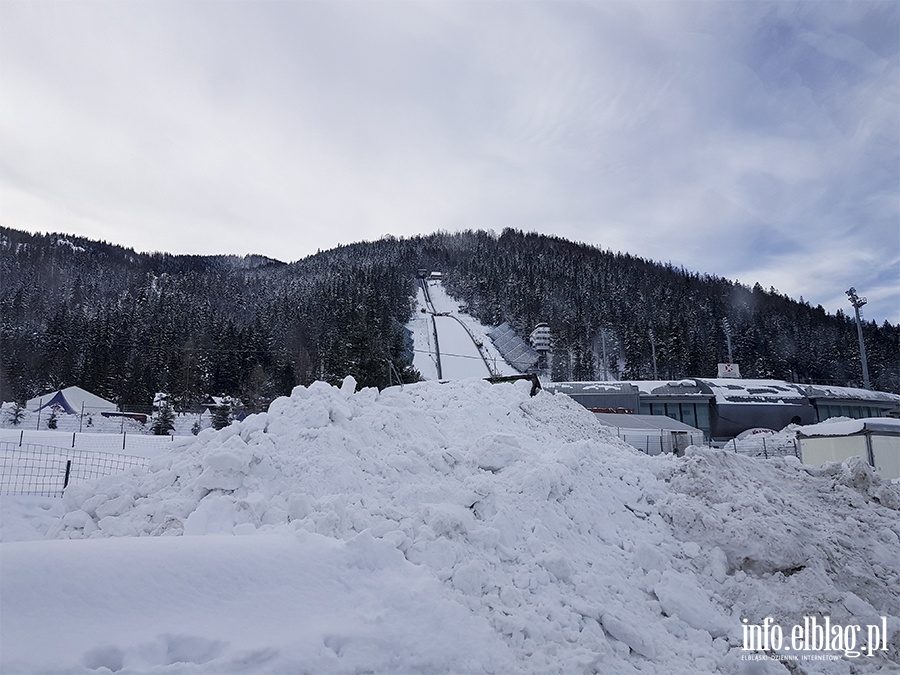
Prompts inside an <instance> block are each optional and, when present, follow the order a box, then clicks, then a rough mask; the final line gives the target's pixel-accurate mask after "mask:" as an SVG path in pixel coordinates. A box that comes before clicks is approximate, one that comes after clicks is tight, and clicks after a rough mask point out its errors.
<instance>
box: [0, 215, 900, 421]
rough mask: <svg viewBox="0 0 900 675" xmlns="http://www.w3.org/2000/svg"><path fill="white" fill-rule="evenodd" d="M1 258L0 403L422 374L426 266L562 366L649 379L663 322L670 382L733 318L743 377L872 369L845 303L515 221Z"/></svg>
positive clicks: (710, 352)
mask: <svg viewBox="0 0 900 675" xmlns="http://www.w3.org/2000/svg"><path fill="white" fill-rule="evenodd" d="M247 248H248V249H252V248H253V243H252V241H248V243H247ZM0 255H2V262H0V264H2V269H0V272H2V290H0V321H2V325H0V339H2V345H0V349H2V353H0V368H2V370H0V400H3V401H9V400H20V401H22V400H25V399H27V398H29V397H31V396H33V395H36V394H39V393H43V392H45V391H48V390H50V389H53V388H57V387H65V386H70V385H78V386H81V387H83V388H85V389H88V390H90V391H93V392H96V393H98V394H100V395H102V396H105V397H107V398H109V399H111V400H115V401H117V402H119V403H121V404H123V405H126V406H127V407H130V408H133V409H138V408H139V407H140V406H144V407H146V406H147V405H149V403H150V401H151V400H152V396H153V394H154V393H155V392H158V391H165V392H168V393H169V394H170V395H171V396H172V397H173V399H174V400H175V401H176V405H178V406H179V407H187V406H190V405H192V404H194V403H196V402H197V401H198V400H200V399H202V398H203V397H204V396H205V395H206V394H214V395H218V394H229V395H233V396H237V397H240V398H241V399H242V401H243V402H244V403H245V404H246V405H247V406H248V407H250V408H254V407H261V406H263V405H264V404H265V403H266V402H267V401H268V400H270V399H271V398H273V397H274V396H277V395H280V394H285V393H288V392H289V391H290V389H291V388H292V387H293V386H295V385H296V384H308V383H309V382H311V381H313V380H315V379H325V380H328V381H331V382H337V381H339V380H340V379H341V378H343V376H344V375H346V374H352V375H354V376H355V377H356V379H357V381H358V382H359V383H360V384H361V385H363V386H385V385H387V384H388V383H389V382H390V381H391V380H393V381H396V378H397V373H399V374H400V375H401V376H402V377H403V379H404V380H406V381H410V380H413V379H415V378H416V377H417V373H415V371H414V370H413V369H412V366H411V363H412V351H411V349H412V348H411V343H410V340H409V337H408V335H407V333H406V331H405V329H404V325H405V324H406V322H407V321H408V320H409V318H410V316H411V314H412V311H413V305H414V294H415V272H416V269H417V268H420V267H426V268H429V269H432V270H440V271H441V272H443V273H444V279H445V285H446V286H447V288H448V290H449V291H450V292H451V294H453V295H454V296H456V297H457V298H459V299H460V300H462V301H463V302H464V303H465V304H467V305H468V307H469V311H470V312H471V313H472V314H474V315H475V316H477V317H478V318H479V319H480V320H481V321H482V322H483V323H486V324H499V323H501V322H502V321H508V322H509V323H511V324H512V325H513V326H514V327H515V328H516V329H517V330H518V331H519V332H520V334H522V335H523V336H527V334H528V333H529V332H530V331H531V329H532V328H533V327H534V325H535V324H536V323H538V322H546V323H548V324H549V325H550V327H551V329H552V331H553V335H554V339H555V356H554V360H553V361H554V373H553V375H554V379H557V380H570V379H578V380H590V379H606V378H610V379H646V378H650V377H652V376H653V360H652V349H653V347H652V346H651V332H652V335H653V343H652V345H653V346H655V350H656V361H657V372H658V374H659V377H660V378H682V377H690V376H712V375H714V374H715V369H716V363H718V362H721V361H724V360H726V357H727V348H726V340H725V334H724V328H723V319H727V322H728V324H729V325H730V331H731V336H732V351H733V354H734V360H735V361H737V362H738V363H739V364H740V366H741V372H742V374H743V375H744V376H745V377H767V378H768V377H771V378H777V379H786V380H795V381H803V382H806V381H812V382H819V383H826V384H841V385H847V384H851V385H857V384H859V383H860V380H861V375H860V363H859V352H858V343H857V337H856V327H855V324H854V323H853V322H852V320H850V319H849V318H848V317H847V316H845V315H844V314H842V313H841V312H838V314H837V315H836V316H835V315H829V314H827V313H826V312H825V311H824V310H823V309H822V308H821V307H811V306H809V305H808V304H807V303H804V302H796V301H793V300H791V299H790V298H787V297H785V296H783V295H780V294H779V293H777V292H776V291H774V289H770V290H769V291H766V290H764V289H763V288H761V287H760V286H759V285H756V286H755V287H753V288H748V287H746V286H743V285H740V284H737V283H735V282H732V281H728V280H725V279H721V278H717V277H712V276H708V275H700V274H696V273H693V272H689V271H686V270H683V269H678V268H675V267H672V266H670V265H660V264H658V263H654V262H650V261H647V260H642V259H640V258H636V257H633V256H630V255H627V254H621V253H612V252H609V251H603V250H600V249H597V248H594V247H590V246H586V245H583V244H576V243H572V242H568V241H565V240H562V239H559V238H554V237H547V236H543V235H537V234H524V233H521V232H518V231H513V230H506V231H504V232H503V233H502V234H501V235H499V236H498V235H496V234H494V233H492V232H472V231H469V232H462V233H458V234H449V233H437V234H433V235H428V236H421V237H415V238H411V239H395V238H391V237H388V238H384V239H380V240H378V241H375V242H366V243H359V244H353V245H349V246H341V247H338V248H336V249H333V250H330V251H325V252H320V253H317V254H316V255H313V256H310V257H308V258H305V259H303V260H300V261H298V262H295V263H292V264H285V263H283V262H279V261H276V260H271V259H268V258H263V257H260V256H247V257H244V258H240V257H236V256H178V255H170V254H165V253H151V254H145V253H136V252H135V251H133V250H131V249H126V248H122V247H119V246H115V245H112V244H108V243H104V242H97V241H90V240H87V239H84V238H80V237H75V236H70V235H61V234H50V235H35V234H29V233H25V232H21V231H18V230H13V229H9V228H0ZM864 333H865V338H866V347H867V354H868V357H869V371H870V375H871V379H872V384H873V386H874V387H875V388H877V389H881V390H885V391H894V392H900V359H898V354H900V327H897V326H893V325H890V324H887V323H885V324H884V325H882V326H876V325H875V324H874V323H871V322H870V323H866V324H865V325H864ZM604 353H605V354H606V356H607V359H606V361H607V362H606V363H601V361H602V360H603V359H602V354H604ZM392 373H393V374H392Z"/></svg>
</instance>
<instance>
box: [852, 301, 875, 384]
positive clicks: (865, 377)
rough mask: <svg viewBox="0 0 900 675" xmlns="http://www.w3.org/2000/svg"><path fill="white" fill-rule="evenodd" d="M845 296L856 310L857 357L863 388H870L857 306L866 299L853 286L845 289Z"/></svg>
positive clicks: (860, 305)
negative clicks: (859, 363) (860, 363)
mask: <svg viewBox="0 0 900 675" xmlns="http://www.w3.org/2000/svg"><path fill="white" fill-rule="evenodd" d="M847 297H848V298H850V304H851V305H853V310H854V311H855V312H856V332H857V334H858V335H859V358H860V361H861V362H862V376H863V387H864V388H865V389H871V388H872V387H871V386H869V364H868V362H866V343H865V342H864V341H863V333H862V321H860V318H859V308H860V307H862V306H863V305H864V304H866V302H868V301H867V300H866V299H865V298H861V297H859V296H858V295H857V294H856V289H855V288H853V286H851V287H850V290H848V291H847Z"/></svg>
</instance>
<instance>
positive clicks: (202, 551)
mask: <svg viewBox="0 0 900 675" xmlns="http://www.w3.org/2000/svg"><path fill="white" fill-rule="evenodd" d="M354 389H355V383H354V382H353V381H352V380H351V379H349V378H348V380H347V381H345V383H344V385H343V386H342V387H340V388H334V387H330V386H328V385H325V384H322V383H316V384H313V385H312V386H310V387H309V388H303V387H298V388H297V389H295V390H294V392H293V394H292V395H291V396H290V397H289V398H288V397H285V398H280V399H278V400H276V401H275V402H273V404H272V405H271V407H270V409H269V411H268V412H267V413H263V414H259V415H255V416H252V417H249V418H247V419H246V420H244V421H243V422H241V423H235V424H233V425H231V426H230V427H228V428H226V429H224V430H222V431H220V432H213V431H204V432H201V434H200V435H199V436H198V437H197V438H196V439H195V440H194V441H193V442H192V443H189V444H183V445H179V447H176V448H175V449H173V451H172V452H171V453H168V454H167V455H165V456H163V457H160V458H158V459H156V460H154V461H153V462H152V464H151V466H150V470H149V471H144V472H141V471H135V472H133V473H131V474H128V475H125V476H115V477H108V478H106V479H102V480H99V481H96V482H94V483H92V484H84V485H76V486H72V487H71V488H70V489H69V490H67V494H66V497H65V500H64V503H63V504H62V505H61V507H60V509H59V512H58V513H55V514H54V513H52V512H47V513H45V514H44V515H43V516H41V517H35V518H34V519H33V520H32V521H31V522H32V523H33V524H34V527H35V528H36V529H37V530H39V531H40V532H41V533H42V534H43V535H44V536H46V537H47V538H57V539H82V540H83V539H87V540H88V541H54V542H46V541H33V542H17V543H6V544H4V545H3V556H4V557H3V565H4V575H3V581H4V584H5V585H4V588H3V596H2V597H3V612H2V617H3V621H4V625H3V631H2V635H3V645H2V646H3V659H4V662H3V663H2V664H0V665H2V666H3V670H4V672H6V671H11V672H15V671H16V670H17V669H19V670H30V671H32V672H36V671H38V670H41V669H44V670H46V671H48V672H55V671H59V670H65V671H73V672H80V671H83V672H93V671H95V670H97V669H100V668H109V669H111V670H117V671H122V672H129V671H131V672H140V671H142V670H147V669H151V668H152V669H154V672H198V673H199V672H203V673H221V672H286V671H290V672H359V671H360V670H363V671H366V672H391V673H394V672H453V673H482V672H486V673H504V672H525V673H573V672H587V673H617V674H618V673H638V672H645V673H735V674H737V673H768V672H771V673H785V672H787V671H786V670H785V668H784V666H782V665H781V664H780V663H779V662H778V661H775V660H770V661H758V662H754V661H747V660H744V659H742V656H745V655H746V654H747V652H745V651H742V647H743V641H742V629H743V626H742V619H746V620H749V621H750V622H751V623H753V624H759V623H762V622H763V620H764V619H765V618H766V617H771V618H772V619H773V620H774V622H775V623H780V624H781V625H782V626H785V627H786V628H785V630H786V631H788V632H789V627H790V626H791V625H793V624H796V623H797V622H798V620H799V622H800V623H802V620H803V617H804V616H816V617H820V618H821V617H823V616H830V617H832V620H833V621H834V622H836V623H840V624H841V625H848V624H860V625H864V626H865V625H870V624H874V623H877V622H879V621H881V620H882V617H883V618H884V621H885V622H886V624H885V625H887V626H888V632H889V633H890V635H891V636H892V637H891V638H890V640H889V649H888V650H886V651H877V652H876V653H875V654H874V655H872V656H864V657H859V658H852V657H845V658H841V659H840V660H836V661H817V662H814V670H813V671H810V672H823V673H848V672H850V670H849V668H850V666H851V664H852V667H853V668H854V669H856V670H855V672H879V669H889V668H891V667H896V666H897V665H898V664H900V590H898V589H900V555H898V553H900V488H898V487H897V486H892V485H890V484H887V483H883V482H882V481H880V480H879V479H878V477H877V476H876V475H873V474H872V472H871V470H869V469H868V467H867V466H866V465H864V464H862V463H859V462H853V463H851V464H849V465H843V466H842V465H832V466H828V467H825V468H823V469H812V468H809V467H804V466H802V465H801V464H800V463H799V462H798V461H796V460H795V459H793V458H784V459H780V458H779V459H773V460H772V461H770V462H759V461H758V460H753V459H750V458H747V457H743V456H740V455H736V454H734V453H728V452H723V451H718V450H705V449H700V448H692V449H689V450H688V453H687V456H686V457H684V458H675V457H672V456H670V455H669V456H657V457H649V456H647V455H644V454H643V453H640V452H638V451H635V450H634V449H632V448H630V447H629V446H626V445H625V444H623V443H621V442H620V441H618V440H617V439H616V438H615V437H614V436H612V435H611V434H610V433H609V432H607V431H606V430H605V429H604V428H603V427H602V426H601V425H599V424H598V423H597V422H596V421H595V420H594V419H593V416H592V415H591V414H590V413H588V412H587V411H586V410H585V409H584V408H583V407H581V406H580V405H578V404H576V403H574V402H573V401H572V400H571V399H569V398H568V397H565V396H553V395H550V394H547V393H545V392H541V393H539V394H538V396H536V397H534V398H531V397H530V396H529V390H530V383H528V382H520V383H516V384H505V385H490V384H488V383H486V382H483V381H480V380H470V381H465V382H455V383H445V384H440V383H437V382H428V383H420V384H417V385H408V386H405V387H403V388H402V389H401V388H398V387H395V388H391V389H387V390H385V391H383V392H381V393H379V392H377V391H375V390H363V391H360V392H354ZM145 535H152V536H150V537H145ZM169 535H185V536H169ZM190 535H199V536H190ZM232 535H249V536H238V537H235V536H232ZM110 537H114V538H117V539H110ZM136 537H145V538H144V539H138V538H136ZM161 537H162V538H161ZM23 538H24V537H23ZM51 544H52V545H53V548H48V546H50V545H51ZM92 546H99V547H101V548H97V549H95V548H92ZM98 551H99V552H98ZM92 556H93V557H92ZM110 559H113V560H128V561H138V560H139V561H140V562H139V563H135V564H136V567H137V568H138V569H140V570H145V571H147V573H148V574H147V575H148V576H149V577H151V579H156V578H157V577H158V578H159V579H158V580H157V582H156V583H155V584H154V585H153V587H152V588H153V590H152V591H151V592H140V591H137V590H135V589H134V588H133V586H139V585H140V584H139V583H135V579H134V577H133V576H128V575H129V572H128V571H127V569H126V568H127V565H121V564H110V563H108V562H107V563H104V562H103V561H104V560H110ZM73 560H74V562H71V561H73ZM48 561H49V562H48ZM59 565H68V567H69V568H70V571H71V572H72V574H73V575H74V576H75V577H76V583H81V584H83V585H85V586H87V587H90V588H93V589H95V590H94V593H93V594H86V597H83V598H80V599H79V602H78V603H77V604H78V607H81V608H82V609H81V610H80V612H81V613H80V614H79V613H77V612H76V613H75V614H70V615H67V616H68V619H67V621H68V622H69V623H68V624H66V625H65V626H63V624H62V623H60V624H59V625H60V631H62V632H64V631H71V630H73V624H74V625H75V626H76V627H77V628H76V629H75V635H76V637H71V636H70V637H66V638H64V639H61V641H60V642H59V644H57V643H56V642H53V640H48V639H47V637H48V636H47V635H46V634H44V635H40V637H41V638H42V639H40V640H37V639H35V637H34V636H33V635H31V634H30V633H29V630H36V631H41V630H43V631H44V632H45V633H46V631H48V630H50V629H49V628H47V627H46V626H47V625H48V622H49V624H50V625H52V621H50V620H49V619H48V616H54V615H55V614H54V611H55V610H53V609H52V605H53V601H52V600H50V599H48V598H49V597H50V596H47V595H45V594H44V593H45V591H43V590H34V589H42V588H44V586H45V585H48V584H49V585H50V586H54V583H58V582H51V581H48V579H49V578H57V577H59V576H60V570H59V569H58V566H59ZM54 566H57V567H55V568H54V569H49V568H51V567H54ZM94 567H96V568H97V570H96V572H94V573H95V574H96V577H92V576H91V574H90V573H88V572H86V571H85V570H92V571H93V570H94ZM41 570H44V571H43V572H42V571H41ZM150 570H152V572H151V571H150ZM123 575H124V579H125V581H122V578H123ZM98 577H99V578H100V579H103V582H104V583H108V584H109V588H110V589H111V590H106V591H105V592H99V596H100V597H96V595H95V594H97V591H96V588H97V586H98V582H96V581H94V582H93V583H92V582H91V579H92V578H98ZM10 579H15V582H14V581H9V580H10ZM23 582H24V583H23ZM123 586H124V587H125V588H124V590H123V591H122V594H123V595H124V597H125V598H126V599H125V600H115V599H113V597H111V596H114V598H119V597H120V596H119V593H120V591H119V590H118V589H120V588H122V587H123ZM13 589H15V591H14V592H13ZM60 592H63V593H64V592H65V591H64V589H63V590H62V591H60ZM117 602H118V603H119V604H118V605H117V604H116V603H117ZM229 602H233V603H234V604H233V605H229ZM122 603H124V606H125V607H126V608H128V609H129V610H130V611H129V612H128V614H129V616H128V617H126V619H125V623H126V625H127V626H130V627H131V628H117V629H114V630H113V629H111V628H110V626H111V624H112V622H111V621H110V620H109V618H108V617H110V616H117V615H116V611H118V610H117V609H116V608H117V607H120V608H121V606H122ZM172 604H174V607H170V605H172ZM132 605H139V606H140V608H135V607H132ZM35 606H37V609H34V607H35ZM232 607H233V609H232ZM85 608H92V610H93V612H89V611H88V609H85ZM73 611H74V610H73ZM56 613H57V614H58V612H56ZM98 616H102V617H107V618H106V619H105V621H106V623H105V624H104V623H103V620H102V619H99V618H98ZM148 617H150V618H148ZM153 617H159V620H158V621H157V622H156V623H154V622H153V620H152V618H153ZM160 625H164V626H165V630H161V629H160ZM38 626H42V628H38ZM92 626H93V629H92V628H91V627H92ZM97 626H102V628H103V630H107V631H108V630H113V634H114V635H115V637H112V638H111V637H109V633H105V634H104V633H102V632H101V629H100V628H97ZM153 631H156V633H155V634H157V637H155V638H152V639H150V638H148V635H149V636H151V637H152V636H153V635H154V632H153ZM51 632H52V631H51ZM55 638H56V636H53V639H55ZM47 642H53V644H55V645H56V646H55V647H54V648H53V649H55V651H53V650H50V651H49V652H48V650H47V649H46V648H45V647H44V645H46V644H47ZM37 645H41V649H38V648H37ZM34 654H41V656H40V657H37V656H34ZM41 659H43V660H41ZM800 663H801V666H800V667H802V662H800ZM186 664H189V665H190V670H189V671H186V670H185V668H186ZM26 666H27V667H26ZM796 672H806V671H803V670H800V671H796Z"/></svg>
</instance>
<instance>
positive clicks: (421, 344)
mask: <svg viewBox="0 0 900 675" xmlns="http://www.w3.org/2000/svg"><path fill="white" fill-rule="evenodd" d="M417 303H418V306H417V308H416V314H415V318H414V319H413V320H412V321H411V322H410V326H409V328H410V330H411V331H412V333H413V343H414V349H415V357H414V360H413V363H414V365H415V367H416V369H417V370H418V371H419V373H421V374H422V377H423V378H424V379H426V380H460V379H465V378H470V377H478V378H484V377H491V376H506V375H518V374H519V371H518V370H516V369H515V368H513V367H512V366H510V365H509V364H507V363H506V362H505V361H504V360H503V358H502V357H501V356H500V353H499V352H498V351H497V350H496V348H494V346H493V344H492V343H491V341H490V340H489V339H488V338H487V331H488V330H489V328H488V327H486V326H483V325H482V324H480V323H479V322H477V321H476V320H475V319H474V318H473V317H471V316H469V315H468V314H465V313H464V312H461V311H460V308H459V303H458V302H456V301H455V300H453V299H452V298H451V297H450V296H449V295H447V292H446V291H445V290H444V288H443V285H442V284H441V281H440V279H439V278H431V277H427V278H423V277H421V276H420V277H419V289H418V293H417Z"/></svg>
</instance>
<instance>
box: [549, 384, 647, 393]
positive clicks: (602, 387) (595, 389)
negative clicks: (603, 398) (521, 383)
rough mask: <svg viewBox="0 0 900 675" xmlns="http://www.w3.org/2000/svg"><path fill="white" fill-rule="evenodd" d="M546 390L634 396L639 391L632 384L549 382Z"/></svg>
mask: <svg viewBox="0 0 900 675" xmlns="http://www.w3.org/2000/svg"><path fill="white" fill-rule="evenodd" d="M544 389H547V390H548V391H556V392H560V393H562V394H581V393H591V394H621V393H628V394H634V393H636V392H637V391H638V388H637V387H636V386H635V385H634V383H632V382H548V383H547V384H545V385H544Z"/></svg>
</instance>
